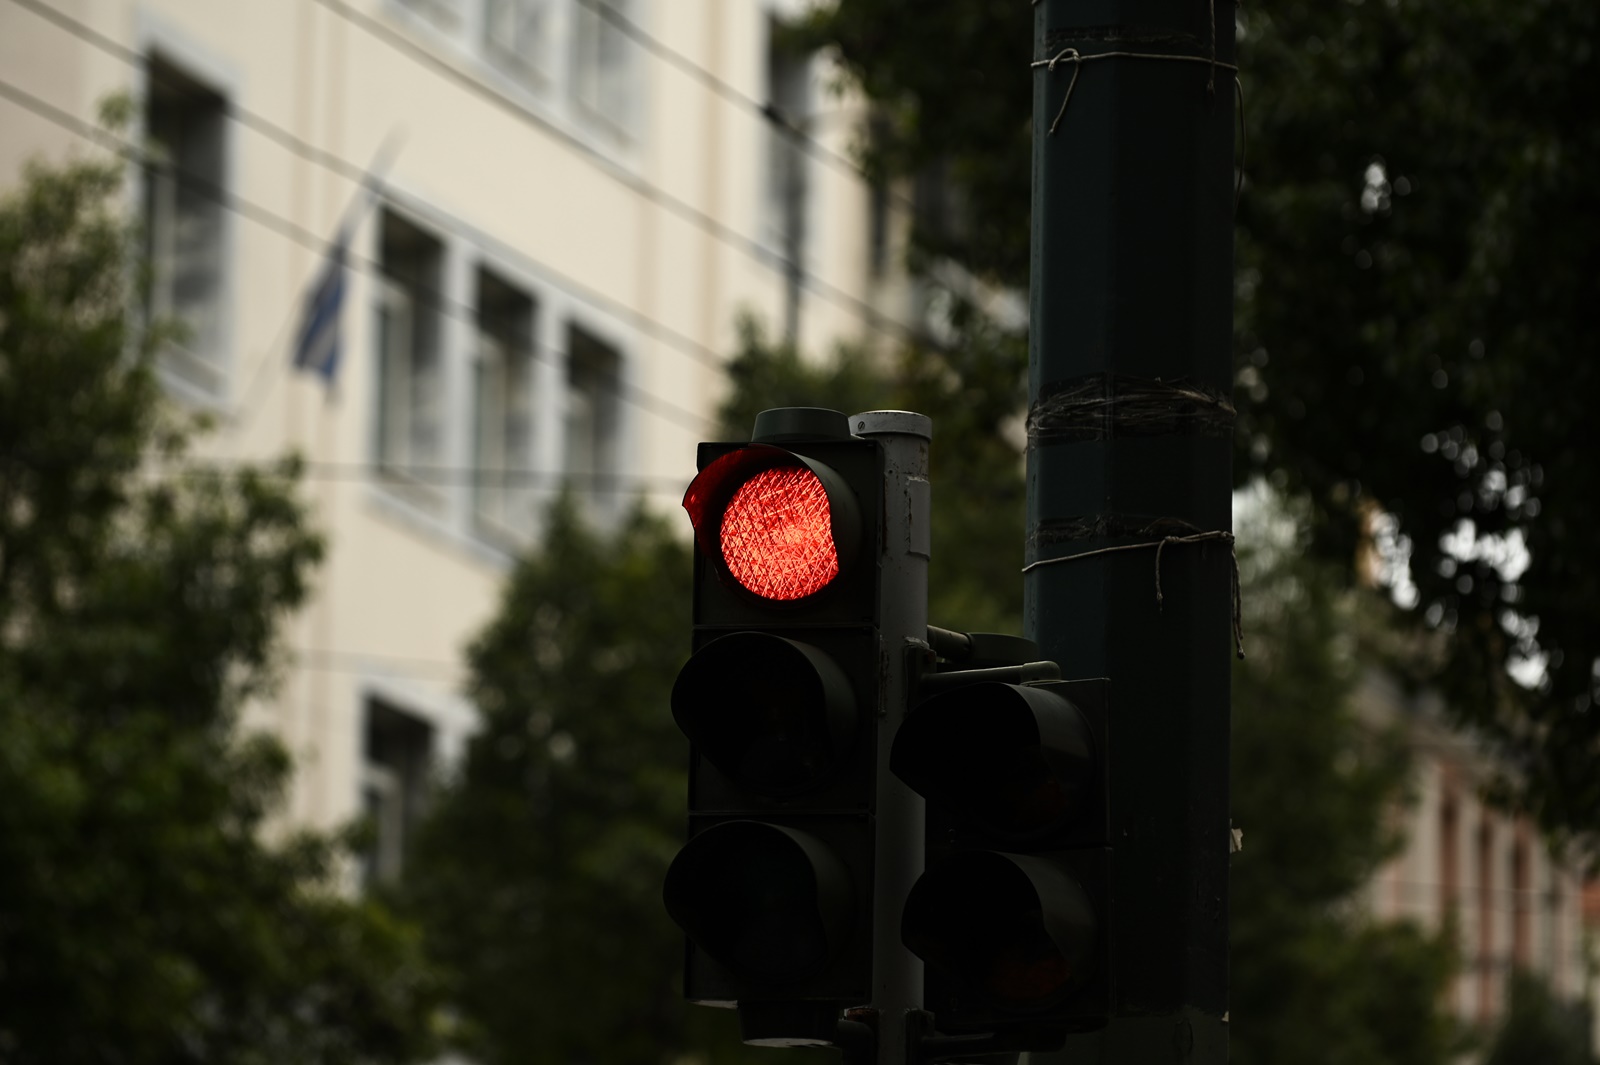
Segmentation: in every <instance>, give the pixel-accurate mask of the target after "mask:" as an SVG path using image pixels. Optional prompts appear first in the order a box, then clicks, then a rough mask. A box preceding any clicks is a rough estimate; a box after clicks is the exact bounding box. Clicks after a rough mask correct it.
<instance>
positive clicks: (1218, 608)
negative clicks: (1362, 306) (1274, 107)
mask: <svg viewBox="0 0 1600 1065" xmlns="http://www.w3.org/2000/svg"><path fill="white" fill-rule="evenodd" d="M1233 11H1234V5H1233V3H1232V0H1215V2H1214V3H1212V2H1210V0H1138V2H1134V0H1043V2H1042V3H1037V4H1036V6H1035V18H1034V37H1033V57H1034V60H1035V63H1036V66H1035V68H1034V71H1033V77H1034V98H1033V99H1034V104H1033V124H1034V150H1033V168H1034V169H1033V234H1032V238H1033V246H1032V301H1031V354H1030V382H1029V398H1030V403H1031V409H1030V415H1029V433H1028V540H1027V560H1028V562H1029V563H1030V568H1029V570H1028V571H1027V573H1026V576H1025V602H1026V612H1027V621H1026V633H1027V635H1028V636H1029V637H1031V638H1032V639H1034V640H1035V641H1037V642H1038V643H1039V645H1040V647H1041V649H1042V651H1043V653H1044V656H1045V657H1046V658H1051V659H1054V660H1055V661H1057V662H1059V663H1060V664H1061V669H1062V675H1063V676H1065V677H1069V678H1088V677H1107V678H1109V679H1110V684H1109V709H1110V743H1109V761H1108V764H1109V773H1110V778H1111V780H1110V807H1111V824H1110V843H1111V867H1112V874H1111V876H1112V902H1111V906H1110V910H1111V912H1110V914H1109V915H1107V918H1106V923H1107V925H1108V926H1109V928H1108V942H1109V944H1110V952H1111V968H1112V979H1113V994H1112V1019H1111V1022H1110V1024H1109V1025H1108V1026H1107V1027H1106V1029H1105V1030H1104V1031H1103V1032H1100V1033H1096V1034H1094V1035H1089V1036H1078V1037H1074V1038H1073V1039H1072V1041H1071V1042H1070V1043H1069V1044H1068V1047H1067V1049H1066V1050H1065V1051H1064V1052H1063V1054H1062V1055H1061V1056H1060V1057H1059V1059H1055V1058H1054V1056H1049V1057H1046V1056H1043V1055H1035V1056H1034V1058H1033V1060H1034V1061H1035V1062H1037V1061H1041V1060H1061V1061H1072V1062H1074V1063H1075V1065H1082V1063H1084V1062H1094V1061H1105V1062H1117V1063H1119V1065H1121V1063H1129V1065H1144V1063H1149V1062H1162V1063H1167V1062H1196V1063H1206V1065H1210V1063H1216V1065H1221V1063H1222V1062H1224V1061H1226V1058H1227V1008H1228V1007H1227V972H1228V955H1227V945H1228V885H1227V879H1228V850H1229V822H1228V717H1229V668H1230V663H1231V661H1232V658H1233V651H1234V636H1233V620H1234V612H1233V607H1234V587H1235V585H1234V574H1235V571H1234V567H1233V563H1232V539H1231V532H1230V530H1231V528H1232V520H1231V508H1230V499H1231V496H1230V488H1231V474H1230V461H1231V446H1232V444H1231V437H1232V406H1231V403H1229V402H1228V398H1227V397H1228V395H1229V392H1230V388H1231V381H1232V358H1231V352H1232V330H1233V311H1232V292H1233V277H1232V274H1233V247H1232V226H1233V208H1234V174H1235V171H1234V154H1233V153H1234V135H1233V130H1234V125H1233V123H1234V114H1235V112H1234V102H1235V97H1234V91H1235V90H1234V76H1235V72H1234V70H1233V64H1234V41H1233V25H1234V21H1233V18H1234V16H1233ZM1052 60H1053V61H1054V67H1053V68H1052V67H1050V66H1049V65H1048V64H1049V63H1050V62H1051V61H1052ZM1037 64H1046V65H1037ZM1069 93H1070V98H1069V96H1068V94H1069ZM1052 126H1053V127H1054V132H1051V129H1052ZM1107 548H1117V549H1120V550H1111V551H1107V550H1105V549H1107ZM1158 560H1159V565H1158ZM1158 588H1159V592H1158ZM1158 594H1159V596H1160V599H1159V601H1158Z"/></svg>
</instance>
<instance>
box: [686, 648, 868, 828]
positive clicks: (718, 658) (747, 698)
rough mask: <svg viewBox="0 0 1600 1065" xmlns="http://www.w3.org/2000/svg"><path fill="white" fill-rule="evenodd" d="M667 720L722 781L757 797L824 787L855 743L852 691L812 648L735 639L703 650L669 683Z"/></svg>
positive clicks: (841, 673) (834, 667)
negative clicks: (669, 705)
mask: <svg viewBox="0 0 1600 1065" xmlns="http://www.w3.org/2000/svg"><path fill="white" fill-rule="evenodd" d="M672 716H673V719H674V720H676V721H677V723H678V727H679V728H681V729H682V730H683V733H684V735H686V736H688V737H689V739H690V741H691V742H693V743H694V745H695V747H696V748H697V749H698V750H699V752H700V753H701V754H702V755H703V756H704V757H705V758H706V759H707V760H708V761H710V762H711V764H712V765H714V766H716V767H717V769H718V770H720V771H721V772H722V774H723V775H724V776H726V777H728V778H729V779H730V780H732V781H733V782H734V783H736V784H738V785H739V786H740V787H742V788H745V789H747V790H749V791H752V792H755V793H756V794H758V795H767V796H771V797H775V798H777V797H784V796H789V795H795V794H799V793H801V792H805V791H810V790H812V789H814V788H817V787H820V786H821V785H823V784H825V783H826V782H827V781H828V779H829V778H830V776H831V775H832V773H833V772H834V770H835V768H836V767H837V766H838V764H839V763H840V761H841V760H842V759H843V757H844V755H845V753H846V751H847V750H848V749H849V747H850V746H851V744H852V743H854V742H855V732H856V728H857V716H858V714H857V707H856V699H855V692H854V689H853V688H852V687H851V685H850V681H849V679H848V678H847V677H846V676H845V675H844V671H843V670H841V669H840V668H839V666H838V664H837V663H836V662H834V660H833V659H832V658H830V657H829V656H828V655H827V654H825V653H824V652H822V651H820V650H818V649H817V648H815V647H812V646H811V645H810V644H804V643H800V642H799V641H796V640H786V639H784V638H783V637H781V636H773V635H771V634H770V633H765V632H735V633H730V634H729V635H727V636H723V637H721V638H719V639H716V640H713V641H711V642H710V643H708V644H706V645H705V646H704V647H702V648H701V649H700V650H699V652H698V653H696V654H695V656H694V657H693V658H691V659H689V662H688V664H687V665H685V666H684V667H683V670H682V671H681V672H680V673H679V674H678V679H677V682H676V683H674V684H673V686H672Z"/></svg>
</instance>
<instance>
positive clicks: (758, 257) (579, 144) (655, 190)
mask: <svg viewBox="0 0 1600 1065" xmlns="http://www.w3.org/2000/svg"><path fill="white" fill-rule="evenodd" d="M13 2H15V0H13ZM316 2H317V3H318V4H320V5H322V6H323V7H325V8H327V9H328V10H329V11H331V12H333V13H334V14H336V15H338V16H339V17H340V18H343V19H344V20H345V21H347V22H349V23H350V24H351V25H353V26H356V27H357V28H359V29H361V30H362V31H363V32H365V33H367V34H368V35H370V36H372V37H373V38H375V39H377V40H379V41H382V42H383V43H384V44H386V45H387V46H389V47H390V48H392V49H393V50H395V51H396V52H399V53H400V54H402V55H405V56H407V57H408V58H410V59H411V60H412V61H413V62H415V63H417V64H418V65H419V66H423V67H426V68H427V69H429V70H431V71H433V72H434V73H436V74H438V75H439V76H440V77H442V78H444V79H445V80H447V81H450V82H453V83H454V84H456V85H458V86H459V87H461V88H463V89H465V90H466V91H468V92H470V93H472V94H473V95H475V96H478V97H480V98H481V99H483V100H486V101H487V102H489V103H491V104H493V105H494V106H495V107H496V108H497V109H499V110H501V111H503V112H505V113H506V114H508V115H510V116H511V117H513V118H515V119H517V120H519V121H521V122H523V123H525V124H527V125H529V126H531V127H533V128H535V129H537V130H539V131H540V132H541V133H544V134H546V135H547V136H550V137H553V138H555V139H556V140H559V141H560V142H561V143H563V144H565V145H567V146H568V147H570V148H572V149H573V150H574V151H576V152H577V153H578V154H579V155H580V156H582V157H583V158H585V159H587V160H588V161H589V162H590V163H591V164H592V165H593V166H594V167H595V168H596V169H597V170H599V171H600V172H601V173H604V174H605V175H606V176H607V177H610V178H611V179H612V180H614V181H616V182H617V183H619V184H621V185H622V186H624V187H625V188H627V189H629V190H631V191H632V192H634V193H636V194H638V195H639V196H641V197H643V198H644V199H646V200H648V201H649V202H650V203H653V204H655V205H656V206H658V207H661V208H664V209H665V210H668V211H670V212H672V213H673V214H675V215H677V216H678V217H679V218H682V219H683V220H684V221H686V222H688V223H690V224H691V225H693V226H695V227H697V228H699V229H700V230H702V231H703V232H705V233H707V234H708V235H710V236H712V237H714V238H715V239H717V240H718V241H720V242H722V243H723V244H725V245H727V246H728V247H730V248H732V249H734V250H735V251H739V252H741V253H743V254H744V255H745V256H747V257H748V258H750V259H751V260H752V261H753V262H755V263H757V264H758V265H760V266H763V267H769V268H770V266H771V264H772V262H773V261H777V262H778V263H780V264H781V265H783V266H784V268H785V269H786V270H788V271H790V272H792V273H793V275H794V276H796V277H798V278H800V279H801V280H802V281H803V282H804V284H805V285H806V287H807V288H809V289H810V290H811V291H813V292H815V293H816V294H817V295H819V296H821V297H823V298H824V299H826V300H828V301H829V302H830V303H833V304H834V305H835V306H837V307H839V308H840V309H842V310H847V311H850V312H852V313H853V314H855V315H856V316H857V317H858V318H859V320H860V321H861V322H862V323H863V324H864V325H866V326H867V327H868V328H870V329H872V330H873V331H874V332H876V333H878V334H880V335H882V336H886V337H888V338H890V339H893V340H900V341H911V342H920V340H919V338H918V337H916V336H915V335H914V334H913V333H912V332H911V331H910V330H909V329H907V328H906V327H905V326H903V325H901V324H900V323H897V322H895V323H891V322H887V321H885V320H884V317H883V315H882V314H880V313H879V311H878V309H877V308H876V307H873V306H872V305H871V304H869V303H867V302H866V301H864V300H862V299H860V298H858V297H856V296H853V295H851V294H850V293H848V292H846V291H844V290H843V289H841V288H839V287H838V286H836V285H832V284H829V283H828V282H826V281H824V280H823V279H822V278H820V277H818V276H816V274H815V272H813V271H810V270H807V269H806V268H805V266H804V264H802V263H798V262H794V261H793V260H790V259H788V258H787V257H785V256H784V255H782V254H781V253H780V252H777V251H774V250H773V249H772V248H769V247H767V246H766V245H765V244H763V243H761V242H760V241H758V240H756V239H755V238H753V237H749V236H746V235H745V234H743V233H740V232H738V231H737V230H735V229H733V228H732V227H731V226H729V225H727V224H726V223H724V222H722V221H720V220H718V219H716V218H714V217H712V216H711V215H709V214H707V213H706V212H704V211H702V210H701V209H700V208H698V207H696V206H694V205H693V204H691V203H689V202H687V201H686V200H683V199H680V198H679V197H677V196H674V195H673V194H672V193H670V192H668V191H666V190H665V189H663V188H661V187H660V186H658V185H654V184H652V183H651V182H649V181H646V180H645V179H643V178H641V177H639V176H638V175H637V174H634V173H632V172H631V171H629V170H627V169H626V168H624V167H622V166H621V165H620V164H618V163H617V162H616V161H615V160H612V159H610V158H608V157H607V156H606V155H604V154H603V153H602V152H600V151H598V150H597V149H596V148H594V146H592V145H590V144H587V143H585V142H584V141H583V140H582V139H581V138H579V137H577V136H574V135H573V134H572V133H570V132H568V131H567V130H564V129H562V128H561V127H560V126H558V125H557V124H555V123H554V122H551V121H550V120H549V119H547V118H545V117H544V116H543V115H540V114H539V113H538V112H536V111H534V110H532V109H531V108H529V107H527V106H525V105H523V104H522V103H519V102H518V101H516V100H514V99H512V98H511V97H510V96H507V95H506V94H505V93H502V92H499V91H498V90H496V89H493V88H491V87H490V86H488V85H485V84H484V83H483V82H481V81H479V80H478V79H476V78H474V77H472V76H471V75H469V74H467V73H465V72H464V71H461V70H458V69H457V68H456V67H455V66H453V65H452V64H450V63H448V62H446V61H445V60H443V59H441V58H440V57H439V56H437V55H434V54H433V53H432V52H430V51H429V50H428V49H426V48H423V47H422V46H421V45H419V44H417V43H416V42H414V41H412V40H410V39H409V38H408V37H406V36H405V35H404V34H403V33H401V32H399V31H398V30H396V29H395V28H394V27H392V26H390V25H388V24H386V23H384V22H382V21H380V20H379V19H376V18H373V17H372V16H370V15H367V14H365V13H364V12H361V11H357V10H356V9H355V8H353V7H351V6H350V5H349V4H348V3H346V2H345V0H316Z"/></svg>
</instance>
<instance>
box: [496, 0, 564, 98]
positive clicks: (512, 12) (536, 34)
mask: <svg viewBox="0 0 1600 1065" xmlns="http://www.w3.org/2000/svg"><path fill="white" fill-rule="evenodd" d="M552 7H553V5H552V3H551V0H486V2H485V5H484V9H483V47H484V51H485V52H486V53H487V54H488V56H489V59H490V60H491V61H492V62H493V63H494V64H495V65H496V66H498V67H500V68H501V69H502V70H505V71H506V72H507V73H509V74H512V75H513V76H515V77H517V78H519V79H521V80H523V81H531V82H534V83H535V84H543V83H544V82H545V81H546V80H547V79H548V77H549V74H550V42H551V29H552V26H551V21H552V18H553V16H552V14H551V9H552Z"/></svg>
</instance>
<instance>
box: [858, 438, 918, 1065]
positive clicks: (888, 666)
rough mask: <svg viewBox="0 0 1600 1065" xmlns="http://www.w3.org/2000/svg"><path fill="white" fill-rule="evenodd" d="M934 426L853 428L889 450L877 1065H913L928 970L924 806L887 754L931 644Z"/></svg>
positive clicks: (875, 962)
mask: <svg viewBox="0 0 1600 1065" xmlns="http://www.w3.org/2000/svg"><path fill="white" fill-rule="evenodd" d="M932 425H933V423H932V422H931V421H930V420H929V419H928V418H927V417H925V416H924V415H921V414H912V413H910V412H908V411H869V412H867V413H865V414H857V415H855V416H853V417H852V418H851V419H850V431H851V432H852V433H854V434H855V435H856V436H861V437H869V438H872V439H876V440H877V441H878V442H879V443H880V444H881V445H882V447H883V462H884V482H885V483H884V500H885V503H886V505H885V508H884V510H885V513H884V530H883V532H884V539H883V555H882V558H881V563H880V565H881V570H880V574H879V582H880V583H879V588H880V594H881V596H882V600H881V615H880V618H881V620H880V626H881V628H880V631H881V633H882V644H881V646H880V649H879V654H880V655H881V656H882V670H881V674H880V675H881V676H882V677H883V683H882V686H881V688H880V693H881V700H882V701H881V704H880V705H879V707H878V763H879V765H878V791H877V840H876V851H875V855H874V865H875V867H876V875H875V877H874V880H875V894H874V897H873V919H872V937H873V940H872V1008H873V1009H874V1010H875V1011H876V1027H877V1043H878V1046H877V1055H876V1059H875V1060H876V1062H877V1065H907V1062H908V1058H907V1042H908V1033H907V1024H908V1022H909V1021H910V1019H911V1016H912V1014H913V1012H914V1011H917V1010H920V1009H921V1008H922V962H921V961H920V960H918V959H917V957H916V956H915V955H913V954H912V953H911V952H910V951H909V950H907V949H906V947H905V945H904V944H903V943H902V942H901V940H900V914H901V911H902V909H903V907H904V905H905V900H906V895H907V894H908V893H909V892H910V890H911V886H912V884H914V883H915V882H916V879H917V877H918V876H919V875H920V874H921V872H922V866H923V852H924V844H923V826H924V812H923V801H922V798H921V797H920V796H919V795H917V794H916V793H915V792H914V791H912V790H911V789H910V788H908V787H906V786H905V785H904V784H903V783H901V782H900V780H899V779H897V778H896V777H895V776H894V774H892V773H891V772H890V771H889V753H890V751H891V749H892V748H893V746H894V736H895V732H896V731H897V730H898V729H899V727H900V723H901V721H902V720H903V718H904V715H905V711H906V708H907V706H908V705H909V703H910V699H909V695H910V693H909V692H908V691H907V685H908V684H909V683H910V678H909V677H908V671H907V669H906V653H907V651H908V649H910V648H912V647H915V646H917V645H918V644H924V645H925V641H926V639H927V634H928V557H929V554H930V549H931V537H930V535H929V528H928V521H929V517H930V499H931V495H930V489H929V481H928V446H929V442H930V439H931V437H932V432H933V429H932Z"/></svg>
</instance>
